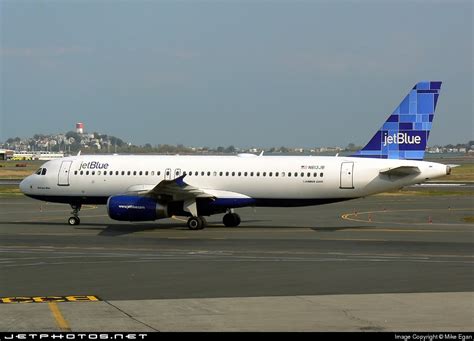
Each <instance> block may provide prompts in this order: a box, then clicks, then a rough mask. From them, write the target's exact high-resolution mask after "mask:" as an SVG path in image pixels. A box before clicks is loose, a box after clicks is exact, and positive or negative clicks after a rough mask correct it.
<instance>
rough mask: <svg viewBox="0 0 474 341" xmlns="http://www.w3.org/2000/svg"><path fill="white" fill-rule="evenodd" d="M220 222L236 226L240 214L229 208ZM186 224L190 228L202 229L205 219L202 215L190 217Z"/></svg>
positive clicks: (204, 225) (205, 222) (228, 225)
mask: <svg viewBox="0 0 474 341" xmlns="http://www.w3.org/2000/svg"><path fill="white" fill-rule="evenodd" d="M222 222H223V223H224V225H225V226H227V227H236V226H239V225H240V216H239V215H238V214H237V213H234V212H233V210H230V211H229V212H228V213H227V214H225V215H224V218H223V219H222ZM187 225H188V228H189V229H190V230H202V229H203V228H205V227H206V225H207V221H206V219H205V218H204V217H190V218H189V219H188V224H187Z"/></svg>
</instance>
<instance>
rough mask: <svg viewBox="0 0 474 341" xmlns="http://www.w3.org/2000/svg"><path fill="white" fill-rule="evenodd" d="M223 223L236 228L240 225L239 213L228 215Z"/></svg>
mask: <svg viewBox="0 0 474 341" xmlns="http://www.w3.org/2000/svg"><path fill="white" fill-rule="evenodd" d="M222 222H223V223H224V225H225V226H227V227H236V226H239V225H240V216H239V215H238V214H237V213H227V214H226V215H224V218H223V219H222Z"/></svg>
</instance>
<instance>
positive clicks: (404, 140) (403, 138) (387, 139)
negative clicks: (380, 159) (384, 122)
mask: <svg viewBox="0 0 474 341" xmlns="http://www.w3.org/2000/svg"><path fill="white" fill-rule="evenodd" d="M420 143H421V136H408V134H407V133H398V134H393V135H384V137H383V145H384V147H385V146H386V145H388V144H420Z"/></svg>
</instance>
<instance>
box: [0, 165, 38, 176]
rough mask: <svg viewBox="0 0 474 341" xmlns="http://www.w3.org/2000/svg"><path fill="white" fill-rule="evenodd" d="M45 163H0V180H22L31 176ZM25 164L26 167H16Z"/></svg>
mask: <svg viewBox="0 0 474 341" xmlns="http://www.w3.org/2000/svg"><path fill="white" fill-rule="evenodd" d="M44 162H45V161H1V162H0V179H24V178H26V177H27V176H28V175H31V174H33V173H34V172H35V171H36V170H37V169H38V168H39V167H40V166H41V165H42V164H43V163H44ZM19 164H25V165H26V167H17V165H19Z"/></svg>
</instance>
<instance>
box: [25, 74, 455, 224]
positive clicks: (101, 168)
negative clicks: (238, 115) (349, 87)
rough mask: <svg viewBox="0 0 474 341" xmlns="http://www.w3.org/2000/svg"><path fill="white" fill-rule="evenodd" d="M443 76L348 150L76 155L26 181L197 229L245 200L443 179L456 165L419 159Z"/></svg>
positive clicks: (295, 198) (76, 202)
mask: <svg viewBox="0 0 474 341" xmlns="http://www.w3.org/2000/svg"><path fill="white" fill-rule="evenodd" d="M441 83H442V82H440V81H423V82H419V83H417V84H416V85H415V86H414V87H413V88H412V89H411V90H410V92H409V93H408V95H407V96H406V97H405V98H404V99H403V100H402V102H401V103H400V105H399V106H398V107H397V108H396V109H395V111H394V112H393V113H392V114H391V115H389V117H388V119H387V120H386V121H385V123H384V124H383V125H382V127H381V128H380V129H379V130H378V131H377V132H376V133H375V135H374V136H373V137H372V138H371V139H370V141H369V142H368V143H367V145H366V146H365V147H364V148H362V149H361V150H359V151H357V152H355V153H354V154H353V155H350V156H339V155H337V156H264V155H262V154H260V155H254V154H238V155H230V156H191V155H181V156H180V155H173V156H171V155H117V154H114V155H77V156H70V157H65V158H62V159H57V160H51V161H48V162H46V163H45V164H43V165H42V166H41V168H39V169H38V170H37V171H36V172H35V173H34V174H32V175H30V176H28V177H27V178H25V179H24V180H23V181H22V182H21V183H20V189H21V191H22V192H23V193H24V194H25V195H27V196H29V197H31V198H34V199H39V200H43V201H48V202H56V203H67V204H69V205H71V208H72V212H71V217H70V218H69V219H68V223H69V224H70V225H78V224H80V219H79V211H80V210H81V207H82V205H85V204H94V205H106V206H107V212H108V215H109V217H110V218H112V219H114V220H119V221H130V222H134V221H154V220H157V219H163V218H169V217H173V216H183V217H187V218H188V220H187V227H188V228H189V229H191V230H200V229H203V228H204V227H205V226H206V224H207V222H206V219H205V217H207V216H211V215H214V214H222V213H225V214H224V216H223V220H222V222H223V224H224V225H225V226H227V227H235V226H238V225H239V224H240V222H241V219H240V216H239V215H238V214H237V213H235V211H234V209H236V208H241V207H249V206H253V207H262V206H264V207H298V206H309V205H322V204H329V203H335V202H340V201H344V200H350V199H356V198H361V197H365V196H368V195H372V194H376V193H381V192H386V191H392V190H396V189H400V188H402V187H404V186H408V185H412V184H417V183H421V182H424V181H426V180H430V179H434V178H437V177H440V176H444V175H449V174H450V173H451V167H450V166H449V165H444V164H440V163H434V162H427V161H423V157H424V153H425V148H426V144H427V141H428V137H429V133H430V130H431V126H432V122H433V117H434V112H435V109H436V105H437V103H438V97H439V92H440V89H441Z"/></svg>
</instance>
